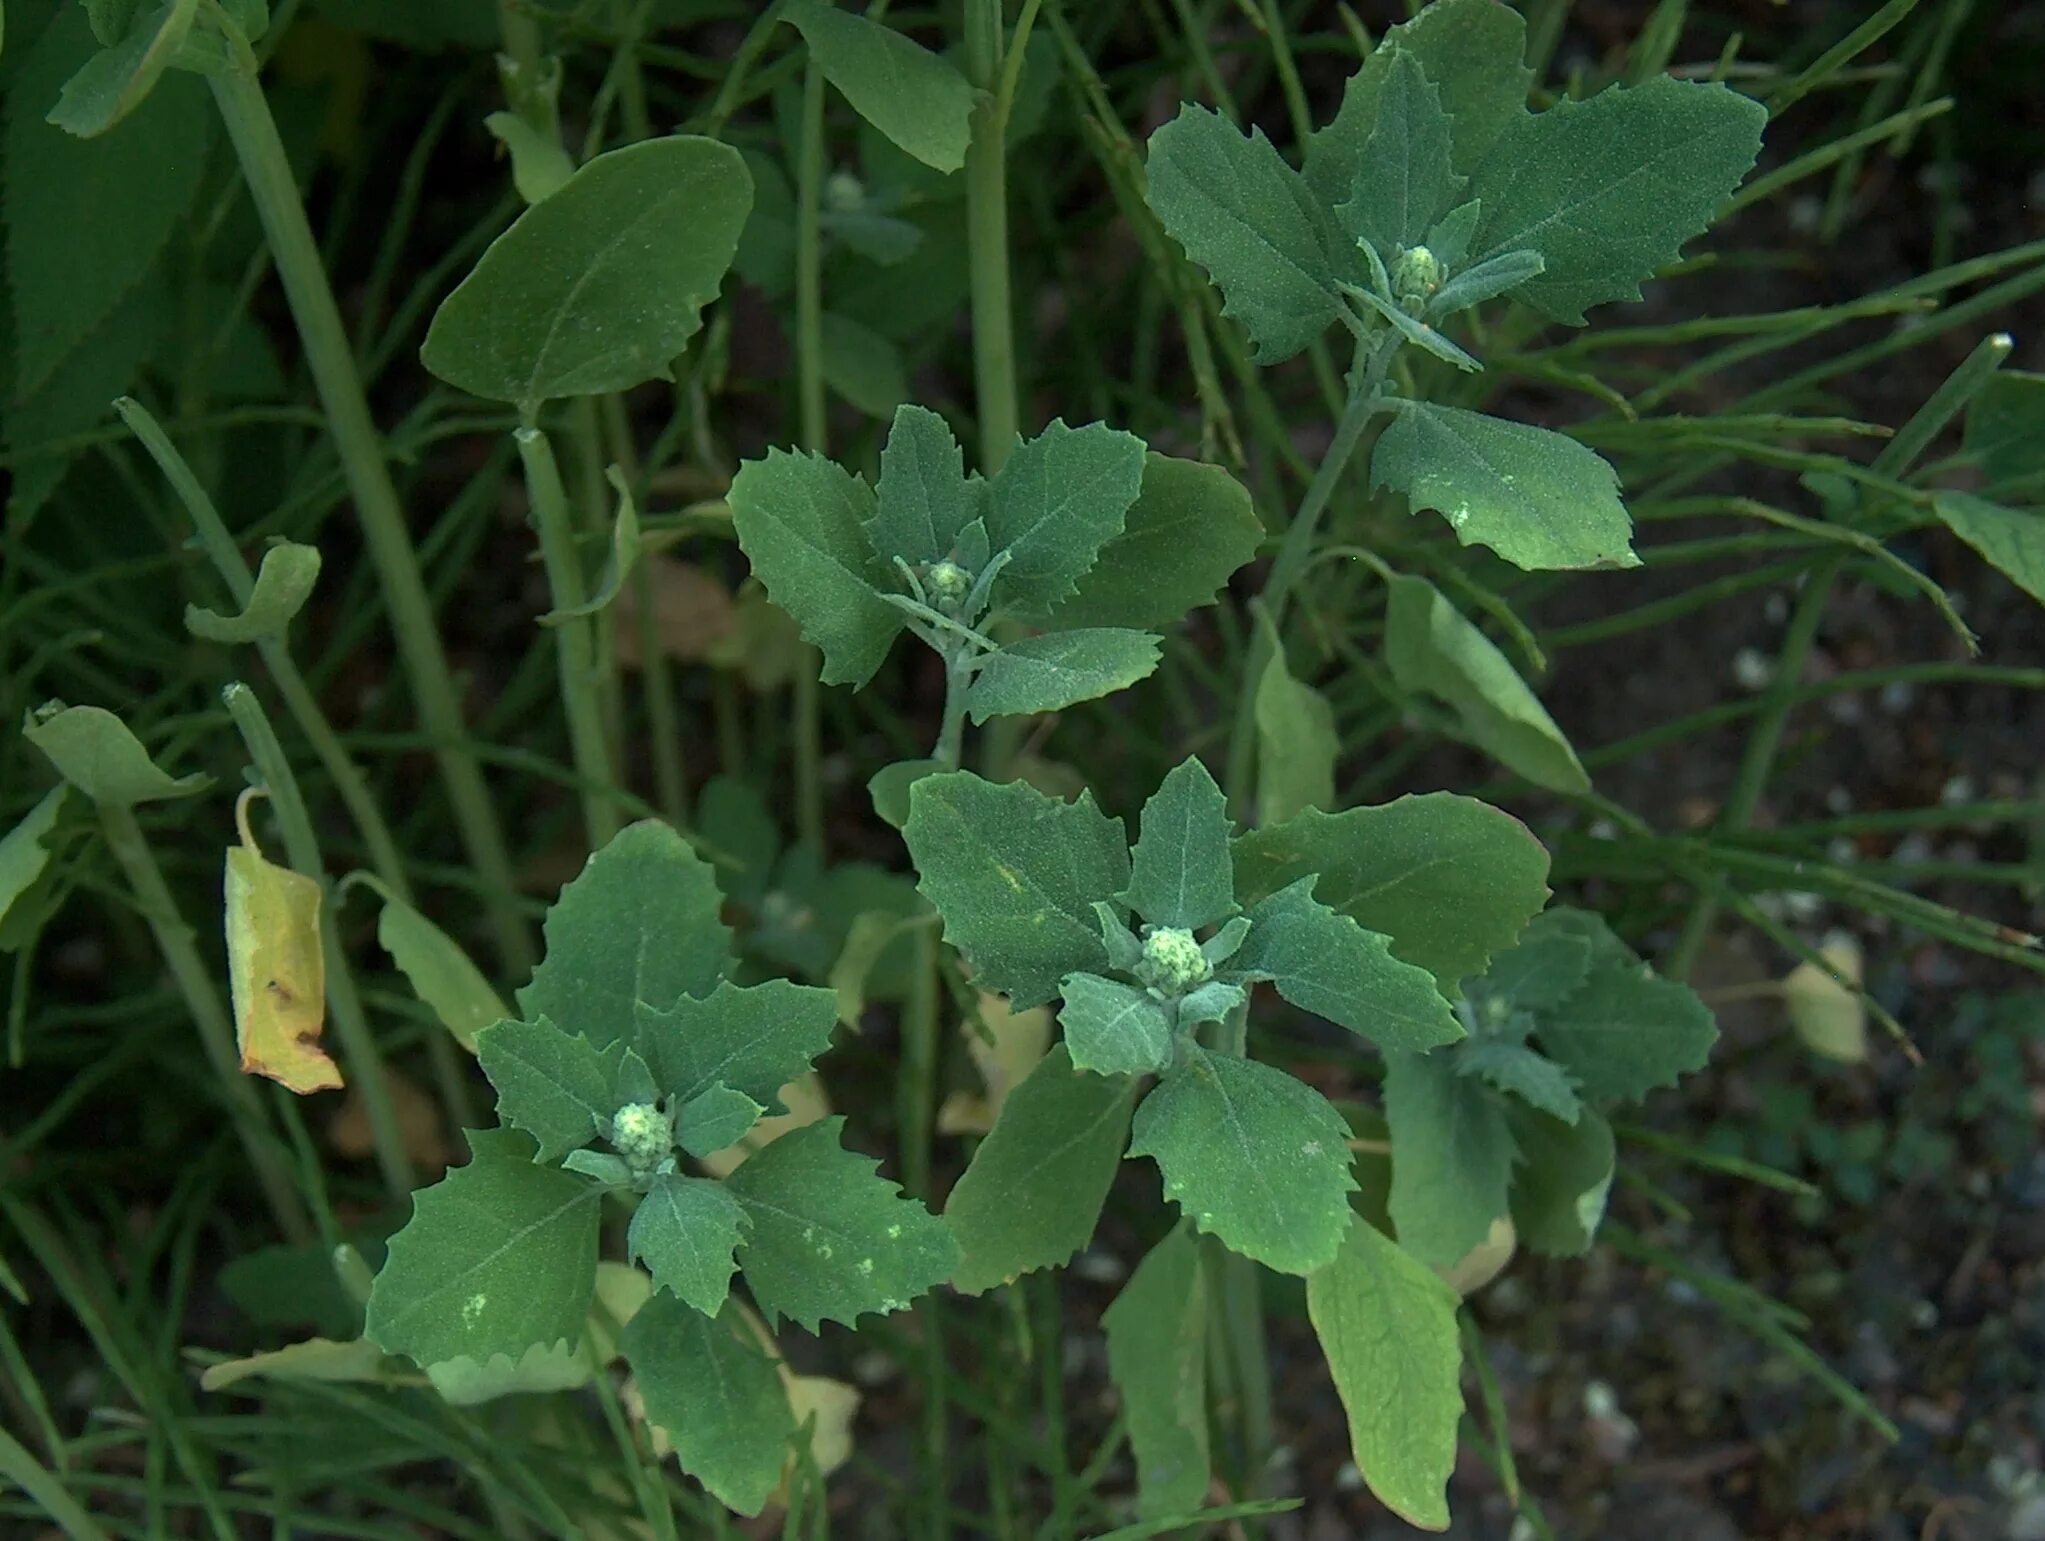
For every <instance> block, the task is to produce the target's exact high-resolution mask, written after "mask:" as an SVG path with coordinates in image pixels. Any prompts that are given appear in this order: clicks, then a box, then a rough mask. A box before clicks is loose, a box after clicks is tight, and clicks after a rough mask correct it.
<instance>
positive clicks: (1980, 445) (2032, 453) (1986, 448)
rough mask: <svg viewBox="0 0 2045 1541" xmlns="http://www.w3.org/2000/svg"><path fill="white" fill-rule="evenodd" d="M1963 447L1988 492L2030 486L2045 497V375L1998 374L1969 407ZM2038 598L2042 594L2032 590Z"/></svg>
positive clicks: (2033, 495) (2011, 370) (2035, 494)
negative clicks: (2018, 485) (1979, 472)
mask: <svg viewBox="0 0 2045 1541" xmlns="http://www.w3.org/2000/svg"><path fill="white" fill-rule="evenodd" d="M1961 448H1962V449H1964V450H1965V451H1966V452H1967V454H1969V455H1971V456H1973V457H1974V459H1975V461H1976V462H1977V463H1978V464H1979V465H1980V467H1981V474H1982V476H1983V477H1984V478H1985V479H1986V481H1987V484H1988V485H1987V490H1988V491H1990V492H1996V491H1999V490H2001V489H2002V488H2005V487H2014V486H2016V485H2017V484H2018V483H2023V484H2025V485H2026V486H2027V487H2028V488H2029V489H2030V491H2031V494H2032V497H2033V498H2034V499H2035V498H2036V497H2037V496H2039V495H2040V494H2045V483H2041V479H2045V374H2031V373H2027V372H2026V371H2024V370H2020V369H2003V370H1998V371H1997V372H1996V373H1995V374H1994V375H1993V376H1991V377H1990V379H1989V381H1988V383H1987V384H1986V385H1984V386H1983V387H1982V388H1981V394H1980V395H1978V396H1976V397H1975V398H1974V400H1973V401H1972V402H1971V403H1970V404H1969V405H1968V407H1967V424H1966V433H1965V435H1964V436H1963V438H1962V440H1961ZM2032 592H2033V593H2035V592H2036V590H2033V591H2032Z"/></svg>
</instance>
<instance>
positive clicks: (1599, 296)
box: [1470, 75, 1768, 326]
mask: <svg viewBox="0 0 2045 1541" xmlns="http://www.w3.org/2000/svg"><path fill="white" fill-rule="evenodd" d="M1767 121H1768V111H1767V109H1766V108H1765V107H1763V106H1762V105H1761V104H1760V103H1759V102H1756V101H1754V100H1752V99H1751V98H1748V97H1744V96H1741V95H1739V94H1738V93H1737V92H1735V91H1732V90H1730V89H1729V88H1727V87H1725V86H1722V85H1719V84H1717V83H1716V82H1704V81H1694V80H1677V79H1674V78H1673V77H1671V76H1668V75H1658V76H1656V77H1655V78H1654V79H1652V80H1648V81H1645V82H1643V83H1642V84H1640V85H1637V86H1617V85H1615V86H1608V87H1607V88H1606V89H1604V90H1603V91H1600V92H1599V93H1598V94H1597V95H1596V96H1593V97H1589V98H1586V99H1584V100H1581V101H1573V100H1570V99H1569V98H1566V97H1565V98H1564V99H1563V100H1561V101H1559V102H1557V103H1556V104H1555V105H1554V106H1553V107H1551V108H1549V109H1548V110H1547V111H1546V112H1542V113H1534V114H1528V115H1523V116H1521V117H1519V118H1516V119H1514V120H1513V121H1511V122H1510V123H1508V124H1507V125H1506V127H1505V129H1504V130H1503V131H1502V132H1501V133H1500V134H1499V135H1498V137H1497V139H1496V140H1495V141H1494V142H1493V143H1492V145H1491V148H1490V150H1489V152H1488V153H1487V154H1486V155H1485V157H1484V161H1483V164H1482V165H1480V166H1479V167H1478V168H1477V169H1476V171H1475V172H1474V173H1473V174H1472V176H1471V178H1470V196H1471V197H1472V198H1476V199H1479V200H1481V201H1482V202H1483V205H1484V217H1483V219H1482V221H1481V222H1480V223H1479V225H1478V230H1477V239H1476V241H1475V243H1474V246H1473V254H1474V257H1475V259H1476V260H1477V261H1480V262H1481V261H1483V260H1484V259H1486V258H1488V257H1493V256H1496V255H1497V254H1498V253H1500V252H1507V251H1532V252H1537V253H1539V254H1540V256H1541V258H1542V260H1543V262H1544V263H1545V264H1546V266H1545V268H1544V270H1543V271H1542V273H1541V274H1540V275H1539V276H1538V277H1536V278H1533V279H1531V280H1529V281H1528V282H1527V283H1525V284H1522V285H1521V286H1520V287H1519V288H1517V289H1515V290H1514V291H1513V296H1514V298H1516V299H1518V300H1521V301H1522V302H1524V303H1525V304H1528V305H1531V306H1532V307H1533V308H1534V309H1535V310H1538V311H1539V312H1540V313H1541V314H1542V315H1544V316H1547V317H1548V318H1549V319H1550V320H1553V321H1564V322H1567V323H1569V324H1570V325H1572V326H1581V325H1582V324H1583V320H1584V314H1583V313H1584V311H1585V310H1586V309H1587V308H1588V307H1590V306H1592V305H1602V304H1605V303H1607V302H1608V301H1612V300H1637V299H1639V298H1640V281H1641V280H1642V279H1644V278H1646V277H1648V276H1649V275H1650V274H1652V273H1653V272H1654V270H1655V269H1656V268H1658V267H1662V266H1665V265H1667V264H1668V263H1671V262H1673V261H1675V260H1676V258H1677V257H1678V256H1679V255H1681V253H1682V249H1683V243H1684V242H1685V241H1688V240H1689V239H1690V238H1691V237H1692V236H1695V235H1698V234H1700V233H1701V232H1702V231H1703V230H1704V228H1705V227H1706V226H1707V225H1709V224H1710V223H1711V221H1712V218H1713V216H1714V215H1716V214H1717V213H1718V211H1719V210H1720V209H1721V208H1722V207H1723V206H1724V205H1725V201H1726V200H1727V199H1728V198H1729V197H1731V196H1732V192H1733V189H1734V188H1736V187H1738V186H1739V185H1740V181H1741V179H1742V178H1744V177H1745V176H1746V174H1747V173H1748V171H1750V170H1751V169H1752V168H1753V165H1754V158H1755V157H1756V156H1757V155H1758V154H1760V151H1761V130H1762V127H1763V125H1765V124H1766V123H1767Z"/></svg>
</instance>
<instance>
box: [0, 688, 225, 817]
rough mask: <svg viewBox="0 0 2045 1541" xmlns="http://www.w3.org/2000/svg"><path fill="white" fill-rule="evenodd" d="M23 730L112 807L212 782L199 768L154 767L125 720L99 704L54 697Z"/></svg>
mask: <svg viewBox="0 0 2045 1541" xmlns="http://www.w3.org/2000/svg"><path fill="white" fill-rule="evenodd" d="M21 733H22V737H24V738H26V739H27V740H28V741H29V742H30V743H31V744H34V745H35V746H36V748H38V749H40V750H41V751H42V752H43V754H44V755H45V756H47V757H48V759H49V762H50V763H51V764H52V765H54V766H56V767H57V774H58V775H60V776H62V777H63V778H64V779H65V780H66V781H68V782H69V783H71V785H72V786H74V787H76V788H77V789H78V790H79V791H81V792H83V793H84V794H85V795H86V796H87V797H89V798H91V799H92V800H93V801H94V802H95V803H105V804H107V805H108V806H110V807H115V808H126V807H129V806H131V805H133V804H135V803H150V802H160V801H162V800H163V799H165V798H173V797H191V796H193V795H194V794H196V793H199V792H203V791H205V790H206V788H207V787H209V786H211V785H212V784H213V778H212V777H211V776H206V775H202V774H200V773H199V772H197V771H194V772H193V773H192V774H191V775H189V776H172V775H170V774H169V773H168V772H165V771H163V770H160V769H158V767H157V764H156V762H155V761H154V760H152V759H150V758H149V751H148V750H146V749H144V748H143V747H142V741H141V740H140V739H138V738H136V737H135V735H134V734H133V733H131V732H129V731H128V725H127V724H126V723H124V722H122V721H121V719H120V718H118V717H116V716H115V715H114V714H113V713H112V712H110V711H107V710H106V709H105V708H103V707H98V706H65V705H63V704H62V703H61V702H55V701H53V702H51V703H49V705H47V706H43V707H40V708H38V709H37V710H35V711H33V712H30V713H29V714H28V717H27V718H26V720H25V721H24V722H23V723H22V728H21Z"/></svg>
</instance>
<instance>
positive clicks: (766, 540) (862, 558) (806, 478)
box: [726, 449, 902, 686]
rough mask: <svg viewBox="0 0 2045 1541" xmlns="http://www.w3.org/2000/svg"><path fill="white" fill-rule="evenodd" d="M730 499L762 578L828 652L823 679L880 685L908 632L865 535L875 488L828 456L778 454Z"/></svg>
mask: <svg viewBox="0 0 2045 1541" xmlns="http://www.w3.org/2000/svg"><path fill="white" fill-rule="evenodd" d="M726 501H727V502H728V503H729V504H730V506H731V518H732V524H733V526H734V527H735V528H736V529H737V531H738V539H739V544H740V545H741V546H742V547H744V549H745V553H746V560H747V561H748V562H750V563H751V564H752V567H753V573H754V575H755V576H756V577H758V578H759V580H760V582H761V583H763V584H765V585H766V588H767V593H768V594H769V596H771V597H772V599H773V600H774V603H775V604H777V605H779V606H781V608H782V609H784V610H786V611H787V612H788V613H789V614H790V615H792V616H794V617H795V619H796V620H797V621H798V622H799V623H800V624H801V626H802V634H803V635H804V636H805V637H807V638H808V639H809V640H810V641H811V642H814V643H815V644H816V645H817V646H818V647H819V648H821V649H822V650H823V654H824V670H823V680H824V683H825V684H827V685H853V686H858V685H864V684H865V683H866V682H867V681H868V680H870V679H872V678H873V673H874V670H876V669H878V668H879V667H880V666H881V660H882V659H884V658H886V657H887V655H888V649H889V648H890V647H891V646H893V644H894V640H895V633H896V632H898V631H900V630H901V629H902V612H901V611H899V610H897V609H896V608H895V607H894V606H893V605H891V604H889V603H888V602H887V601H886V600H884V599H882V598H881V595H882V593H884V592H891V591H892V589H893V584H892V583H891V582H890V581H889V579H888V577H887V575H886V574H884V573H883V572H882V571H881V567H880V563H879V561H878V559H877V558H876V557H875V556H874V551H873V547H872V545H871V544H870V543H869V541H868V539H867V535H866V525H867V523H868V521H869V520H870V519H872V517H873V515H874V510H875V500H874V495H873V490H872V489H871V488H870V487H868V486H867V485H866V483H865V482H863V481H861V480H860V479H859V478H858V477H856V476H854V475H853V474H852V473H851V472H850V471H847V470H845V469H844V468H843V467H842V466H839V465H837V464H836V463H834V462H832V461H829V460H826V459H824V458H823V457H822V456H821V455H812V454H808V453H806V452H804V451H790V450H781V449H770V450H768V451H767V458H766V459H765V460H748V461H747V462H746V463H745V464H744V465H742V466H740V467H739V472H738V475H737V476H736V477H734V478H733V479H732V484H731V491H730V492H729V493H728V494H727V495H726Z"/></svg>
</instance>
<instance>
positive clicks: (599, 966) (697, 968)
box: [518, 819, 732, 1049]
mask: <svg viewBox="0 0 2045 1541" xmlns="http://www.w3.org/2000/svg"><path fill="white" fill-rule="evenodd" d="M723 908H724V896H723V895H722V894H721V893H719V892H718V890H717V878H716V876H715V874H713V873H712V871H711V870H710V864H709V863H708V862H706V861H704V860H703V859H702V858H701V857H699V856H698V855H697V854H696V853H695V852H694V851H692V850H690V849H689V844H688V842H687V841H686V840H684V839H683V838H682V837H681V836H680V835H678V834H676V833H675V831H674V830H673V829H672V828H671V827H670V826H668V825H666V824H663V823H661V822H659V821H658V820H656V819H644V820H641V821H640V822H639V823H637V824H632V825H628V826H627V827H626V828H624V829H622V830H620V831H619V832H618V833H617V834H616V835H614V836H612V837H611V839H610V841H609V842H608V843H607V844H605V846H604V847H603V849H602V850H600V851H597V852H596V853H595V854H594V855H592V856H591V857H590V858H589V860H588V862H587V863H585V864H584V866H583V869H582V871H581V873H580V874H579V875H578V876H577V877H576V878H575V880H574V881H573V882H571V883H570V884H568V886H567V887H565V888H563V889H562V890H561V896H560V898H558V899H556V900H555V901H554V904H553V907H552V908H551V909H549V910H548V911H547V920H546V937H547V956H546V958H545V960H544V961H542V962H541V964H540V966H539V967H538V968H536V969H535V970H533V977H532V982H531V983H530V984H528V985H527V986H526V987H525V988H524V989H523V990H520V991H519V992H518V1005H519V1010H520V1011H521V1012H522V1013H524V1015H525V1016H526V1017H527V1018H529V1019H530V1018H538V1017H542V1016H544V1017H547V1018H549V1019H550V1020H551V1021H552V1022H553V1023H554V1025H555V1026H556V1027H559V1028H560V1029H561V1030H562V1031H563V1032H567V1033H580V1034H581V1035H582V1036H583V1037H585V1038H587V1039H588V1040H589V1041H590V1042H591V1043H593V1044H595V1045H596V1046H597V1047H598V1048H600V1049H601V1048H607V1047H609V1046H610V1045H611V1044H612V1043H615V1042H616V1041H617V1040H618V1039H620V1038H626V1037H630V1036H631V1035H632V1033H633V1032H634V1030H635V1023H636V1021H637V1010H638V1008H639V1007H640V1006H641V1005H642V1004H643V1005H645V1006H647V1007H648V1008H650V1009H653V1010H656V1011H658V1010H663V1009H665V1008H667V1007H669V1006H672V1005H673V1004H674V1003H675V1002H676V1001H678V1000H680V999H681V998H682V997H683V996H685V995H688V996H702V995H708V994H709V993H710V992H711V991H712V990H713V989H715V988H716V986H717V982H718V980H719V978H720V977H721V976H722V975H723V973H724V971H725V969H726V968H727V967H729V966H730V964H731V961H732V959H731V932H730V931H729V930H728V929H726V927H725V924H724V922H723V920H722V919H720V918H719V912H720V911H721V910H722V909H723Z"/></svg>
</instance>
